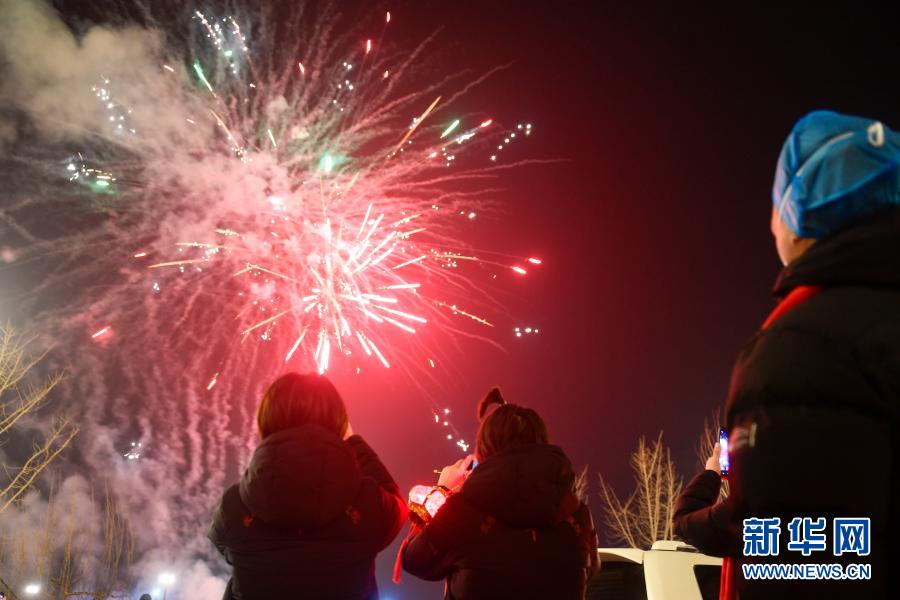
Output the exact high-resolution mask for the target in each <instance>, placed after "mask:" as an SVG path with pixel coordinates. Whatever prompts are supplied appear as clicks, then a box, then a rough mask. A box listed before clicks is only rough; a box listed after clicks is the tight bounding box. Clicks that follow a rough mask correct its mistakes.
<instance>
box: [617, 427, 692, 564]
mask: <svg viewBox="0 0 900 600" xmlns="http://www.w3.org/2000/svg"><path fill="white" fill-rule="evenodd" d="M662 438H663V434H662V432H660V433H659V436H658V437H657V438H656V440H655V441H654V442H653V443H652V444H650V445H648V444H647V442H646V440H645V439H644V438H643V437H641V438H640V439H639V440H638V447H637V450H636V451H635V452H633V453H632V454H631V457H630V460H629V464H630V465H631V469H632V471H633V473H634V481H635V490H634V492H632V494H631V495H630V496H629V497H628V499H627V500H625V501H624V502H623V501H622V500H620V499H619V497H618V496H617V495H616V493H615V491H614V490H613V489H612V487H611V486H610V485H609V484H608V483H607V482H606V481H605V480H604V479H603V476H602V475H601V476H600V477H599V480H600V492H599V495H600V500H601V503H602V505H603V522H604V525H605V527H606V532H607V536H608V537H609V539H610V541H611V542H612V543H619V542H624V543H625V544H627V545H628V546H630V547H632V548H649V547H650V546H652V545H653V542H655V541H657V540H660V539H672V538H673V537H674V531H673V526H672V516H673V515H674V513H675V502H676V501H677V500H678V496H679V495H680V494H681V488H682V485H683V480H682V478H681V476H680V475H678V473H677V472H676V470H675V465H674V463H673V462H672V456H671V453H670V452H669V449H668V448H666V447H665V445H663V441H662Z"/></svg>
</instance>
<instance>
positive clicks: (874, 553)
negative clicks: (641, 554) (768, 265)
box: [676, 209, 900, 600]
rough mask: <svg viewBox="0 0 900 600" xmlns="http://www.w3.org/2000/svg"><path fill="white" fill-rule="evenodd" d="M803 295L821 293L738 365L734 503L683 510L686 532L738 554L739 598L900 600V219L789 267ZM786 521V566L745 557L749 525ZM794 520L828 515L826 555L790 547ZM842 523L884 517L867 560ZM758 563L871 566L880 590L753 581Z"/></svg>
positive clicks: (731, 422)
mask: <svg viewBox="0 0 900 600" xmlns="http://www.w3.org/2000/svg"><path fill="white" fill-rule="evenodd" d="M799 286H821V288H822V289H821V291H819V292H818V293H816V294H814V295H812V296H811V297H809V298H808V299H806V300H805V301H803V302H802V303H801V304H799V305H797V306H796V307H794V308H793V309H791V310H790V311H788V312H785V313H784V314H782V315H780V316H779V317H778V318H777V319H776V320H774V322H772V323H771V324H770V325H769V326H768V327H765V328H764V329H763V330H761V331H760V332H759V333H757V335H756V336H755V337H754V338H753V339H752V340H751V341H750V342H749V343H748V344H747V346H746V347H745V348H744V349H743V350H742V352H741V353H740V355H739V357H738V360H737V364H736V366H735V368H734V372H733V376H732V382H731V389H730V392H729V398H728V404H727V409H726V414H727V422H728V427H729V430H730V435H731V439H732V441H731V445H732V448H731V473H730V482H731V495H730V496H729V499H728V501H727V502H726V503H723V504H719V505H715V506H709V507H707V508H699V512H698V511H694V512H691V511H689V510H683V511H681V512H680V513H678V514H677V515H676V531H677V532H678V533H679V534H680V535H682V536H683V537H684V538H685V539H686V540H688V541H690V542H693V543H694V544H695V545H696V546H698V548H699V549H700V550H702V551H704V552H709V553H713V554H723V553H727V554H731V555H733V556H736V557H737V560H736V561H735V567H736V571H737V572H736V573H735V579H734V580H735V582H736V584H737V592H738V593H739V594H740V597H741V600H753V599H755V598H765V599H766V600H773V599H774V598H782V597H816V598H839V597H840V598H843V597H850V596H853V597H859V598H863V597H865V598H887V597H893V598H896V597H898V596H897V594H898V593H900V587H898V586H897V577H896V575H893V576H891V575H890V574H889V569H890V568H892V567H893V565H894V564H895V563H896V561H897V559H898V558H900V552H898V550H897V546H896V544H897V542H898V540H900V536H898V530H900V522H898V521H900V492H898V490H900V453H898V445H900V429H898V423H900V209H892V210H890V211H887V212H883V213H881V214H878V215H875V216H873V217H870V218H868V219H866V220H864V221H861V222H859V223H858V224H856V225H854V226H852V227H849V228H847V229H845V230H843V231H840V232H837V233H835V234H833V235H832V236H830V237H827V238H825V239H822V240H820V241H818V242H816V243H815V244H814V245H813V246H811V247H810V248H809V250H807V252H806V253H805V254H804V255H802V256H801V257H800V258H798V259H797V260H795V261H794V262H792V263H791V264H790V265H789V266H788V267H787V268H785V269H784V271H783V272H782V273H781V275H780V276H779V278H778V281H777V283H776V287H775V292H776V294H777V295H779V296H785V295H788V294H789V293H791V292H792V291H793V290H795V289H797V288H798V287H799ZM704 479H705V480H708V481H707V483H708V484H710V485H709V492H710V494H711V489H712V486H711V483H712V479H711V476H710V475H707V474H702V475H700V476H699V478H698V479H695V480H694V482H692V484H691V485H689V486H688V488H687V489H686V490H685V494H688V493H693V494H695V499H696V494H697V492H698V490H700V488H701V487H702V481H698V480H704ZM707 499H712V496H711V495H707ZM687 504H688V503H684V502H683V503H682V504H681V506H682V507H686V506H687ZM775 516H777V517H780V518H781V524H782V527H781V529H782V534H781V538H780V541H781V548H780V553H779V556H778V557H777V558H773V557H766V558H760V559H756V558H744V557H743V556H741V554H742V545H741V540H740V535H741V531H742V522H743V519H744V518H748V517H775ZM794 517H813V518H816V517H826V519H827V523H828V531H827V540H828V544H829V545H828V548H827V550H826V551H824V552H813V553H812V555H811V556H810V557H809V558H804V557H803V555H802V554H801V553H800V552H796V551H789V550H787V548H786V544H787V542H788V541H789V539H790V537H789V534H788V529H787V524H788V523H789V522H790V521H791V519H793V518H794ZM834 517H870V518H871V519H872V522H871V523H872V525H871V527H872V549H871V554H870V555H869V556H865V557H862V556H855V555H850V556H847V555H844V556H842V557H835V556H834V555H833V554H832V551H833V546H832V543H833V537H832V531H831V527H832V519H833V518H834ZM757 560H758V561H759V562H788V563H802V562H814V563H835V562H837V563H844V564H846V563H848V562H855V563H870V564H871V565H872V575H873V579H872V581H869V582H860V581H845V582H837V583H828V584H825V585H821V584H817V583H814V582H810V581H799V582H790V583H784V582H781V583H772V582H765V583H763V582H752V581H747V580H745V579H744V578H743V576H742V574H741V573H740V563H741V562H753V561H757ZM888 586H893V587H892V588H891V589H892V590H893V591H894V593H893V594H891V593H890V592H889V591H888Z"/></svg>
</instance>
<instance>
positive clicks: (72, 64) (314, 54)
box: [0, 0, 540, 545]
mask: <svg viewBox="0 0 900 600" xmlns="http://www.w3.org/2000/svg"><path fill="white" fill-rule="evenodd" d="M0 3H2V4H0V7H2V9H3V13H2V15H3V16H4V17H5V19H2V20H4V21H5V25H3V26H2V29H0V34H2V35H0V37H4V38H5V39H6V40H7V41H6V42H5V43H4V46H3V51H4V53H5V54H6V55H7V58H8V60H9V63H10V65H11V66H10V67H9V72H8V73H6V75H7V77H6V82H5V83H4V84H3V92H2V96H0V98H2V102H3V103H2V104H0V109H5V108H6V107H11V108H9V111H8V113H9V114H14V115H15V116H16V118H17V119H18V120H17V121H16V122H14V123H13V126H12V129H10V126H9V124H8V122H7V123H5V124H4V123H3V122H2V121H0V134H3V135H0V143H2V142H4V141H5V142H6V151H2V150H3V146H0V161H2V162H0V176H2V178H3V180H4V181H5V183H6V184H7V185H6V186H5V187H7V189H9V190H14V191H11V192H10V193H9V195H8V197H6V198H4V199H3V207H2V211H0V220H2V221H0V222H2V224H3V225H4V230H3V231H4V237H5V238H6V239H4V240H0V242H2V243H3V244H5V245H4V248H3V250H4V252H9V253H10V256H14V258H15V260H7V261H6V262H9V263H10V265H9V267H8V268H7V271H8V274H7V277H13V276H15V277H17V278H20V279H22V280H24V281H28V282H30V283H31V284H32V285H29V286H28V287H27V289H25V290H21V291H20V292H21V293H20V294H19V295H18V296H17V301H18V302H19V303H20V307H21V308H20V310H22V312H24V313H26V314H27V315H28V317H29V318H31V319H33V321H34V322H36V323H40V327H41V331H42V332H43V333H44V334H45V335H46V336H47V339H48V340H52V341H53V342H54V343H55V344H56V345H57V347H58V348H60V347H61V348H63V350H64V351H63V352H61V353H60V354H61V356H63V357H62V358H60V360H61V361H62V362H61V364H72V363H73V362H77V365H78V366H77V367H76V369H77V377H73V378H70V380H71V382H70V384H69V387H70V389H69V394H71V395H72V396H73V397H75V398H78V397H84V398H86V399H87V400H86V401H85V403H84V404H85V406H84V411H85V412H84V415H83V416H84V419H85V420H87V421H89V422H91V423H92V424H93V425H92V426H93V433H92V434H91V436H90V438H91V439H90V440H89V441H87V442H86V448H85V449H84V454H85V455H86V456H90V457H91V458H90V459H89V461H90V462H92V463H93V464H103V461H106V460H108V461H109V462H110V463H111V464H112V463H114V461H116V460H118V464H119V465H120V467H116V468H117V469H119V472H117V474H116V477H119V478H121V479H122V480H123V481H124V482H125V483H126V485H118V486H117V489H121V490H130V491H123V493H124V494H126V495H128V494H129V493H130V494H131V495H132V497H131V501H132V503H133V504H134V505H136V506H138V507H141V506H144V509H145V512H144V513H143V516H142V518H145V519H147V521H145V522H154V519H156V520H159V519H161V518H164V519H166V520H167V521H168V522H167V529H169V530H177V529H179V528H182V529H186V530H190V531H192V530H193V529H195V528H196V524H197V522H198V516H197V515H199V514H205V512H206V511H207V510H208V505H209V504H211V503H212V502H213V501H214V500H213V499H214V498H216V496H217V495H218V494H219V493H220V492H221V489H222V488H223V486H224V477H225V473H226V472H228V470H229V468H230V469H231V470H234V469H235V468H236V465H240V464H243V463H244V461H245V460H246V458H247V454H248V451H249V449H250V447H251V445H252V440H253V435H252V422H253V418H252V411H253V409H254V404H255V403H254V402H253V401H252V400H246V399H248V398H249V399H253V398H256V397H258V395H259V390H260V387H261V386H262V385H264V384H265V383H267V382H268V381H270V380H271V379H272V377H273V376H274V375H275V374H277V373H279V372H282V371H284V370H286V369H292V370H310V369H316V370H318V371H319V372H324V371H326V370H338V372H339V373H348V372H349V373H353V372H355V373H357V374H359V373H360V372H361V371H363V370H369V369H383V368H390V369H395V370H397V369H399V370H400V372H401V373H403V374H404V375H408V376H411V377H416V378H419V377H421V376H422V373H423V372H425V373H428V372H433V371H432V369H434V367H435V366H436V364H438V365H440V364H445V363H447V362H449V361H450V359H451V358H452V357H450V356H448V355H447V353H446V352H444V353H443V354H441V353H439V352H438V351H437V350H436V349H435V348H437V347H439V344H436V343H435V342H436V341H437V342H441V345H443V346H446V345H447V341H448V340H450V341H453V340H456V339H458V338H459V336H460V335H463V336H469V337H481V338H483V339H492V338H491V337H490V333H491V330H492V329H496V328H495V325H496V324H497V320H498V319H500V320H501V321H502V320H503V319H504V316H503V312H502V309H501V307H499V306H498V305H497V304H496V303H495V302H494V301H493V300H492V299H491V297H490V295H489V294H488V293H486V292H485V291H483V290H484V289H485V284H487V283H490V282H493V281H495V280H498V279H499V280H500V283H502V279H503V278H506V277H519V276H522V275H525V274H526V273H527V270H528V269H531V268H535V266H536V265H539V264H540V259H538V258H534V257H532V258H530V259H529V258H527V257H522V258H520V259H510V258H509V257H503V256H497V255H491V254H489V253H485V252H476V251H473V250H471V249H469V248H467V247H466V245H465V243H464V241H463V237H464V233H465V231H466V228H467V227H470V226H471V221H472V220H475V219H476V218H477V217H479V216H481V215H485V214H491V213H494V214H497V210H496V207H495V206H494V205H492V203H491V202H490V201H489V198H490V196H491V194H492V193H493V192H495V191H496V188H495V187H494V185H495V184H493V183H492V181H493V180H494V179H496V178H497V177H498V175H499V171H500V170H501V169H502V168H504V167H505V166H509V165H502V166H501V165H500V164H498V163H497V161H498V155H500V154H502V151H503V150H504V149H505V148H507V147H508V146H509V145H510V144H514V143H515V142H516V141H518V140H521V139H523V138H525V137H527V136H529V135H530V134H531V133H532V125H531V124H530V123H521V124H518V123H517V124H513V125H511V126H506V127H504V126H502V125H501V124H500V123H499V122H498V121H496V120H494V119H493V118H492V117H491V116H490V115H489V114H469V115H453V114H451V113H450V112H449V111H451V110H452V107H453V101H454V100H455V99H456V97H458V95H459V94H461V93H464V92H465V91H467V90H468V88H469V87H470V86H471V85H472V84H474V83H477V82H478V81H480V79H479V78H475V79H474V80H472V79H471V78H467V76H466V75H455V76H448V77H446V78H444V79H443V80H439V81H434V82H433V83H430V84H426V85H424V86H423V85H422V84H421V81H423V78H422V77H421V76H419V74H418V72H417V67H418V65H419V64H420V63H421V61H422V55H423V53H424V52H425V50H426V47H427V43H426V44H423V46H421V47H419V48H417V49H415V50H414V51H413V52H411V53H410V52H405V53H404V52H401V51H399V50H391V49H389V48H388V46H387V44H386V43H385V42H384V40H385V37H386V31H387V30H388V28H389V27H390V22H391V18H392V17H391V15H390V13H386V14H385V13H382V14H381V15H375V17H377V18H374V17H373V18H371V19H368V21H366V23H367V24H366V25H365V26H364V27H363V26H360V28H359V30H352V31H350V32H348V33H343V32H342V31H341V30H340V28H339V22H340V18H339V15H337V14H335V13H333V12H329V11H328V10H325V11H320V12H316V14H311V13H312V9H311V8H309V7H306V8H302V7H301V8H297V9H295V10H293V11H290V14H274V13H271V12H269V13H267V12H266V11H265V10H263V9H256V8H254V9H253V12H249V11H241V10H239V9H237V8H233V9H232V10H229V11H227V12H223V13H209V12H204V11H202V10H199V9H191V11H190V12H182V13H181V14H179V15H178V16H179V19H178V20H177V21H174V23H173V24H172V25H171V26H169V25H168V24H164V23H156V24H154V25H153V26H143V27H140V28H138V27H135V26H133V25H131V26H125V25H120V26H117V27H116V28H109V27H95V28H92V29H89V30H86V31H84V32H81V34H80V35H79V36H78V37H77V38H75V37H73V36H72V34H71V33H70V32H69V31H68V30H67V29H66V27H65V25H63V24H62V23H61V22H59V21H58V19H57V18H56V16H55V15H54V14H53V13H52V12H51V11H50V10H49V9H47V8H46V7H43V6H42V5H38V4H34V3H23V2H17V1H16V0H0ZM145 13H146V14H145V16H144V19H145V20H147V21H149V22H152V19H151V17H150V16H149V15H151V13H152V11H150V7H149V6H148V7H146V10H145ZM26 36H27V38H26ZM48 82H50V83H48ZM5 114H7V113H5V112H2V110H0V115H5ZM23 122H27V123H28V127H29V128H32V133H33V134H34V135H33V136H24V135H21V132H22V130H23V127H24V126H23V125H22V123H23ZM10 131H12V134H10ZM4 132H6V133H4ZM4 136H5V137H4ZM35 140H36V141H35ZM472 184H476V185H477V186H478V188H479V189H478V191H477V192H472V191H467V190H471V188H472V187H473V185H472ZM48 214H52V215H53V219H50V220H48V217H47V215H48ZM9 240H13V241H9ZM26 271H27V272H28V273H30V274H31V275H26V274H25V273H26ZM511 329H512V328H511V327H510V330H511ZM67 353H68V354H67ZM73 355H77V359H74V358H72V356H73ZM251 373H252V374H253V375H252V376H248V375H249V374H251ZM136 398H138V399H144V400H143V401H138V402H136ZM235 398H240V399H242V400H240V401H235V400H234V399H235ZM136 404H137V406H136ZM433 409H434V410H433V414H434V418H435V422H436V423H438V424H439V425H443V426H444V427H445V428H446V430H445V431H444V434H445V435H446V436H447V438H448V439H450V440H451V441H453V442H454V443H456V444H457V445H459V446H460V448H462V449H463V450H465V449H466V448H467V444H466V442H465V441H464V440H463V439H462V438H460V437H459V435H458V433H457V432H456V430H455V429H454V428H453V426H452V423H450V421H449V418H448V417H447V414H448V412H449V411H448V410H446V409H443V408H441V405H439V404H438V403H437V402H435V403H434V406H433ZM127 419H131V420H133V422H134V426H133V428H134V431H135V432H136V433H138V434H139V436H137V437H139V438H140V441H132V442H131V444H132V447H134V446H135V444H143V446H142V451H141V452H140V453H138V454H137V455H136V456H137V457H139V458H140V460H139V461H138V462H140V463H141V469H142V470H141V474H140V477H139V478H138V477H137V476H136V475H135V474H134V470H133V469H132V470H128V469H126V468H125V467H124V466H122V465H123V463H124V462H130V461H122V460H121V456H122V452H121V448H120V446H122V440H121V439H120V438H119V437H118V436H119V435H121V434H120V433H119V430H120V428H121V421H123V420H127ZM229 431H231V432H238V433H236V434H229V433H227V432H229ZM129 439H130V438H129ZM153 448H165V455H164V457H163V456H160V457H159V459H158V460H155V459H154V458H153ZM235 450H237V452H235ZM126 456H127V455H126ZM135 460H137V458H135ZM173 476H174V477H175V478H177V480H178V481H179V488H180V490H181V493H187V494H189V495H190V496H191V497H193V498H197V499H198V500H197V501H196V506H194V507H192V508H179V509H171V508H165V507H171V506H173V505H177V504H178V502H177V499H175V498H163V499H162V501H161V502H148V501H147V500H146V499H145V498H143V494H151V495H152V494H159V493H160V492H159V491H158V486H157V483H158V482H159V481H160V480H163V479H166V478H169V480H171V478H172V477H173ZM120 483H121V482H120ZM161 507H163V508H161ZM139 510H140V509H138V511H139ZM160 511H162V512H164V513H165V514H160ZM139 514H140V512H139ZM199 521H202V518H201V519H199ZM166 535H167V534H164V533H160V534H159V536H158V537H160V538H163V539H150V540H149V541H148V543H149V545H162V544H163V543H164V542H166V541H169V540H167V539H165V538H166ZM169 535H170V534H169Z"/></svg>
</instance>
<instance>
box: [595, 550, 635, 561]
mask: <svg viewBox="0 0 900 600" xmlns="http://www.w3.org/2000/svg"><path fill="white" fill-rule="evenodd" d="M597 555H598V556H599V557H600V561H601V562H603V561H605V562H631V563H635V564H642V563H643V562H644V551H643V550H641V549H640V548H597Z"/></svg>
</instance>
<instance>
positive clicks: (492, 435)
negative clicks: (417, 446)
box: [398, 388, 599, 600]
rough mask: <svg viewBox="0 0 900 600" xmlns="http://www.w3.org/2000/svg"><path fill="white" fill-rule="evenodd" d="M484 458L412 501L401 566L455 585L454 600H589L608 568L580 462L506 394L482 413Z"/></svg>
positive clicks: (490, 398)
mask: <svg viewBox="0 0 900 600" xmlns="http://www.w3.org/2000/svg"><path fill="white" fill-rule="evenodd" d="M478 418H479V419H480V421H481V426H480V427H479V429H478V435H477V441H476V447H475V454H474V455H470V456H466V457H465V458H462V459H460V460H458V461H457V462H456V463H454V464H452V465H450V466H448V467H445V468H444V469H443V470H442V471H441V474H440V477H439V479H438V483H437V485H436V486H435V487H433V488H429V487H426V486H416V487H415V488H413V491H412V492H411V494H410V517H411V519H412V521H413V524H412V526H411V528H410V534H409V537H408V538H407V540H406V542H405V543H404V545H403V546H402V547H401V550H400V555H399V557H398V558H399V562H400V564H401V565H402V567H403V569H404V570H405V571H407V572H408V573H410V574H412V575H415V576H416V577H420V578H422V579H426V580H430V581H437V580H441V579H446V593H445V598H448V599H451V598H452V599H454V600H470V599H474V598H491V599H495V600H501V599H503V598H516V599H517V600H521V599H527V598H535V599H537V598H541V599H544V598H554V599H556V600H568V599H571V600H580V599H582V598H583V597H584V590H585V585H586V584H587V581H588V579H590V577H591V576H592V575H593V574H594V573H595V572H596V571H597V569H598V568H599V561H598V558H597V535H596V532H595V530H594V524H593V520H592V518H591V513H590V511H589V510H588V507H587V505H585V503H584V502H583V501H582V500H581V499H579V497H578V495H577V494H576V490H575V482H576V477H575V473H574V471H573V469H572V464H571V463H570V462H569V459H568V457H566V454H565V453H564V452H563V450H562V448H560V447H559V446H554V445H552V444H551V443H550V436H549V434H548V433H547V426H546V425H545V424H544V421H543V419H541V417H540V415H538V413H537V412H535V411H534V410H532V409H530V408H526V407H524V406H518V405H515V404H508V403H507V402H506V401H505V400H504V399H503V396H502V394H501V393H500V390H499V388H494V389H492V390H491V391H490V392H489V393H488V394H487V395H486V396H485V397H484V399H483V400H482V401H481V403H480V404H479V406H478Z"/></svg>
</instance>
